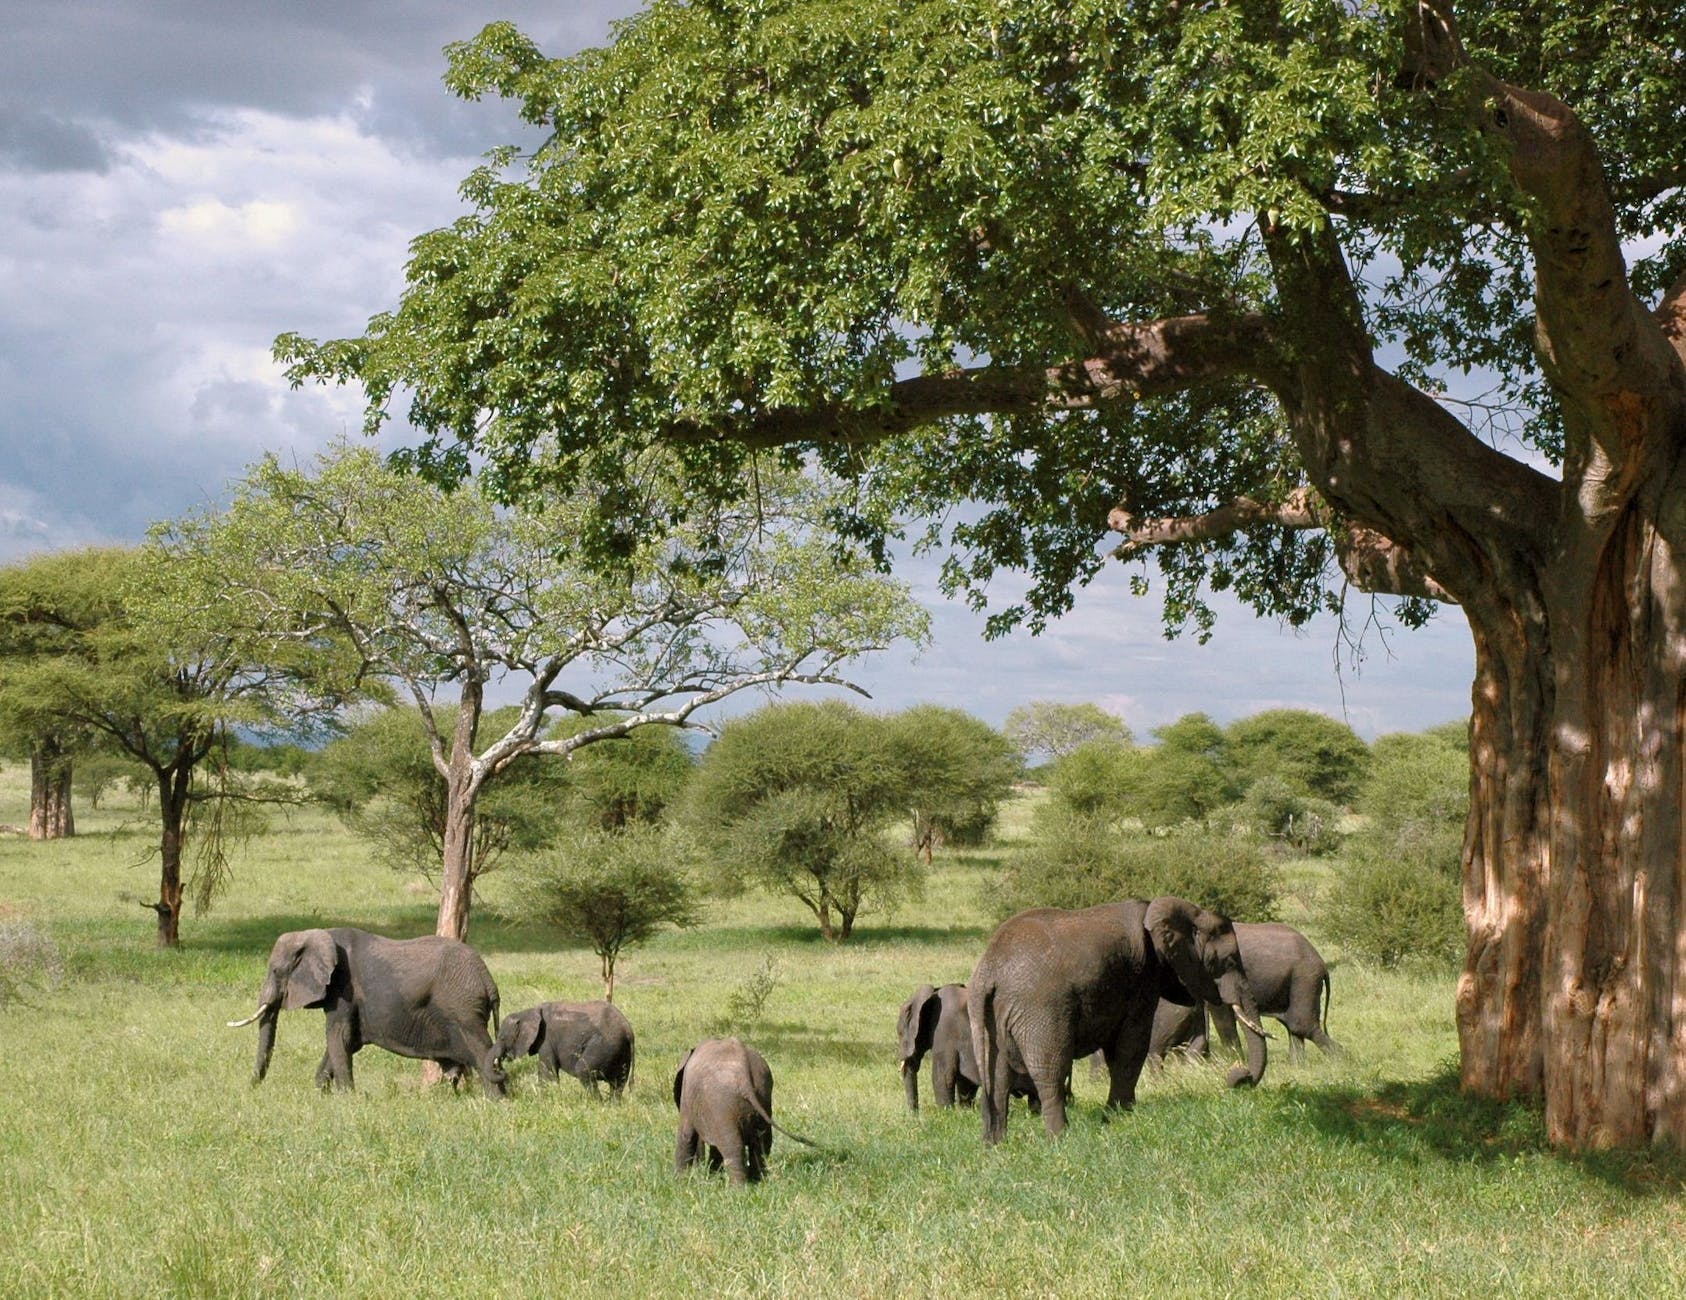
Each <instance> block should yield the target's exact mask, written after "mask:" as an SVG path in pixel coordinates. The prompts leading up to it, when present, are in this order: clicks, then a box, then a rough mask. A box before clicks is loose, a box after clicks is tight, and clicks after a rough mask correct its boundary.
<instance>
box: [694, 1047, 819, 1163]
mask: <svg viewBox="0 0 1686 1300" xmlns="http://www.w3.org/2000/svg"><path fill="white" fill-rule="evenodd" d="M673 1104H674V1105H675V1106H677V1107H679V1141H678V1143H677V1145H676V1146H675V1148H674V1153H673V1169H674V1172H675V1173H681V1174H682V1173H684V1172H685V1171H686V1170H687V1169H689V1168H690V1167H691V1166H692V1165H693V1164H695V1163H696V1160H697V1156H698V1154H699V1151H700V1148H702V1147H705V1146H706V1147H707V1148H708V1167H709V1168H710V1169H719V1168H720V1166H721V1165H722V1164H724V1165H725V1166H726V1171H727V1176H728V1177H729V1178H730V1179H731V1181H732V1183H733V1184H734V1185H741V1184H744V1183H755V1182H759V1181H760V1180H761V1176H762V1174H763V1173H765V1172H766V1168H767V1157H768V1155H770V1154H771V1153H772V1150H773V1130H774V1129H778V1131H779V1132H781V1133H783V1134H784V1135H785V1136H786V1137H788V1138H790V1139H792V1140H793V1141H796V1142H801V1143H803V1144H805V1145H807V1146H812V1145H814V1144H813V1143H812V1142H809V1141H808V1139H807V1138H805V1137H800V1136H798V1135H797V1134H795V1133H792V1132H791V1131H790V1130H789V1129H787V1128H785V1127H784V1126H783V1125H781V1124H775V1123H774V1122H773V1072H772V1070H771V1069H770V1068H768V1065H767V1061H766V1058H764V1057H763V1056H762V1055H761V1053H760V1052H758V1051H756V1050H755V1049H754V1048H753V1047H749V1046H747V1045H746V1044H744V1043H741V1042H739V1041H738V1040H737V1039H735V1038H709V1039H705V1040H704V1041H703V1042H700V1043H698V1044H697V1045H696V1046H695V1047H693V1048H692V1049H691V1050H690V1051H688V1052H686V1053H685V1059H684V1060H682V1061H680V1062H679V1072H678V1073H677V1074H675V1075H674V1076H673Z"/></svg>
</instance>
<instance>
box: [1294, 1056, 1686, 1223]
mask: <svg viewBox="0 0 1686 1300" xmlns="http://www.w3.org/2000/svg"><path fill="white" fill-rule="evenodd" d="M1293 1096H1294V1099H1295V1101H1296V1102H1297V1103H1299V1105H1300V1107H1301V1108H1302V1110H1303V1113H1304V1114H1305V1115H1306V1116H1307V1117H1308V1118H1309V1120H1310V1122H1311V1125H1312V1127H1314V1128H1316V1129H1317V1130H1318V1131H1319V1132H1320V1133H1321V1134H1322V1135H1323V1136H1324V1137H1327V1138H1330V1139H1333V1140H1335V1141H1340V1142H1351V1143H1355V1144H1358V1145H1361V1146H1363V1147H1364V1148H1366V1149H1367V1150H1370V1151H1372V1152H1376V1153H1379V1154H1382V1155H1396V1156H1398V1157H1399V1158H1400V1159H1410V1160H1416V1159H1420V1158H1421V1157H1422V1155H1423V1153H1424V1152H1425V1151H1427V1152H1429V1153H1431V1154H1433V1155H1437V1156H1440V1157H1441V1158H1443V1159H1446V1160H1450V1161H1458V1162H1475V1163H1490V1162H1496V1161H1500V1160H1506V1159H1510V1158H1513V1157H1516V1156H1522V1155H1539V1156H1547V1157H1551V1158H1554V1159H1559V1160H1562V1161H1565V1162H1567V1163H1569V1164H1572V1165H1574V1166H1575V1167H1576V1168H1578V1169H1581V1170H1583V1171H1584V1172H1586V1173H1587V1174H1590V1175H1591V1176H1592V1177H1594V1178H1597V1179H1598V1180H1600V1181H1601V1182H1604V1183H1606V1184H1608V1185H1609V1186H1611V1187H1614V1188H1616V1189H1618V1190H1620V1191H1623V1192H1626V1193H1628V1194H1630V1195H1634V1196H1649V1195H1657V1194H1662V1195H1678V1194H1679V1193H1681V1192H1682V1191H1686V1153H1682V1152H1652V1151H1586V1152H1566V1151H1559V1150H1557V1149H1555V1148H1554V1147H1552V1146H1551V1144H1550V1143H1549V1142H1548V1141H1547V1140H1546V1131H1545V1119H1544V1116H1543V1114H1542V1113H1541V1111H1540V1110H1539V1108H1538V1107H1536V1106H1534V1105H1532V1104H1530V1103H1528V1102H1523V1101H1495V1100H1492V1099H1491V1098H1486V1097H1472V1096H1468V1095H1466V1094H1465V1093H1464V1092H1463V1091H1462V1090H1461V1089H1460V1088H1459V1086H1458V1071H1457V1067H1456V1066H1455V1065H1453V1066H1446V1067H1444V1068H1442V1069H1441V1070H1439V1071H1437V1072H1436V1073H1435V1074H1434V1075H1432V1076H1431V1077H1429V1078H1427V1079H1418V1080H1412V1081H1398V1082H1392V1083H1386V1084H1383V1085H1382V1086H1381V1087H1379V1088H1377V1089H1375V1090H1374V1091H1366V1090H1364V1089H1362V1088H1356V1087H1339V1086H1329V1087H1316V1088H1296V1089H1295V1090H1294V1093H1293Z"/></svg>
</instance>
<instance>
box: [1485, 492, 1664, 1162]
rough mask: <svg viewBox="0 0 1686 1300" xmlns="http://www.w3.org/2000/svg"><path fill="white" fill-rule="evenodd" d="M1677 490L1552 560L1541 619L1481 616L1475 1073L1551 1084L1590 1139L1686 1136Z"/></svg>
mask: <svg viewBox="0 0 1686 1300" xmlns="http://www.w3.org/2000/svg"><path fill="white" fill-rule="evenodd" d="M1670 499H1674V494H1673V493H1672V492H1664V493H1660V494H1658V495H1656V496H1653V497H1652V498H1651V500H1649V501H1644V502H1641V503H1639V504H1638V505H1637V506H1636V508H1633V509H1630V510H1629V511H1627V512H1625V514H1624V516H1623V518H1622V519H1620V520H1619V521H1618V522H1617V523H1616V525H1615V526H1614V527H1613V528H1611V529H1609V530H1608V531H1607V532H1605V533H1603V535H1602V536H1601V537H1600V538H1599V539H1598V540H1597V542H1596V546H1597V549H1598V552H1599V553H1598V555H1597V557H1596V559H1595V560H1593V561H1590V562H1589V561H1588V559H1587V558H1586V557H1585V556H1584V555H1582V556H1574V555H1570V556H1569V557H1568V558H1567V562H1566V563H1565V564H1563V566H1562V567H1561V568H1557V567H1556V566H1554V574H1555V575H1558V576H1555V577H1554V578H1550V579H1548V581H1547V582H1546V583H1545V584H1544V585H1543V588H1542V590H1543V591H1544V593H1545V598H1546V608H1547V612H1548V616H1547V618H1546V619H1545V620H1543V621H1542V622H1540V623H1537V624H1535V625H1533V626H1527V625H1526V623H1525V620H1521V619H1517V618H1516V617H1514V615H1515V612H1516V611H1515V609H1514V608H1513V609H1512V611H1511V613H1512V618H1511V619H1510V620H1509V623H1508V626H1506V625H1503V624H1502V623H1501V622H1500V621H1498V620H1487V619H1484V618H1483V617H1481V616H1480V615H1479V614H1478V613H1477V614H1472V617H1471V624H1472V626H1473V627H1474V628H1475V630H1476V638H1475V640H1476V656H1477V675H1476V685H1475V698H1474V722H1473V727H1472V746H1471V769H1472V800H1471V816H1470V826H1469V836H1468V840H1467V843H1466V854H1465V879H1464V900H1465V910H1466V914H1467V917H1468V921H1469V931H1470V944H1469V952H1468V959H1467V961H1466V964H1465V968H1464V972H1463V976H1462V979H1461V981H1460V984H1459V989H1458V1029H1459V1038H1460V1045H1461V1048H1462V1072H1463V1083H1464V1086H1465V1087H1466V1088H1467V1089H1469V1090H1470V1091H1472V1092H1475V1093H1479V1094H1481V1095H1485V1096H1493V1097H1501V1098H1503V1097H1515V1096H1531V1097H1538V1098H1540V1099H1541V1100H1543V1103H1544V1108H1545V1121H1546V1127H1547V1131H1548V1134H1549V1136H1550V1138H1551V1140H1552V1142H1553V1143H1555V1144H1558V1145H1562V1146H1566V1147H1570V1148H1576V1149H1596V1148H1604V1147H1614V1146H1621V1147H1636V1146H1643V1145H1648V1144H1668V1145H1672V1146H1674V1147H1676V1148H1686V824H1683V822H1682V818H1681V813H1680V804H1681V800H1682V798H1683V797H1686V764H1683V755H1682V746H1683V744H1686V582H1683V578H1682V566H1681V564H1680V562H1679V560H1678V558H1677V556H1678V554H1679V550H1678V547H1677V546H1676V545H1675V543H1674V542H1673V541H1671V540H1670V539H1669V538H1668V537H1667V536H1666V535H1665V531H1666V530H1665V529H1664V528H1659V527H1657V526H1655V525H1653V524H1651V523H1648V522H1646V520H1647V519H1648V518H1649V519H1656V518H1658V514H1657V509H1658V508H1659V506H1660V503H1661V502H1662V501H1664V500H1670ZM1681 499H1686V495H1682V497H1681ZM1662 517H1663V518H1664V519H1666V518H1667V517H1668V516H1667V514H1666V513H1665V514H1664V515H1663V516H1662ZM1569 549H1571V550H1573V549H1574V548H1569ZM1562 575H1568V576H1562ZM1546 626H1549V628H1550V635H1549V638H1548V637H1547V636H1546V635H1545V633H1544V631H1543V628H1544V627H1546Z"/></svg>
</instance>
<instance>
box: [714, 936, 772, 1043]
mask: <svg viewBox="0 0 1686 1300" xmlns="http://www.w3.org/2000/svg"><path fill="white" fill-rule="evenodd" d="M778 985H779V960H778V958H777V957H775V956H773V954H772V953H768V954H766V955H765V956H764V957H762V958H761V964H760V965H759V966H757V967H756V968H755V969H754V970H752V971H750V973H749V974H748V975H746V976H745V977H744V980H743V982H742V983H741V984H739V985H738V986H737V988H735V989H733V990H732V994H731V996H730V997H728V998H727V999H726V1010H725V1011H724V1012H723V1013H722V1014H721V1015H718V1016H716V1017H715V1018H714V1019H713V1020H711V1021H709V1024H708V1032H709V1033H711V1034H714V1035H716V1036H718V1037H723V1036H725V1035H728V1034H730V1035H735V1036H737V1037H739V1038H746V1037H748V1036H749V1035H750V1034H752V1033H754V1032H755V1026H756V1025H758V1024H760V1023H761V1013H762V1011H764V1010H765V1009H766V1006H767V999H768V998H769V997H771V996H772V993H773V990H774V989H775V988H777V987H778Z"/></svg>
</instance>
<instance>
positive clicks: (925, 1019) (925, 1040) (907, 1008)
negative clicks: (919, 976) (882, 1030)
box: [896, 984, 942, 1061]
mask: <svg viewBox="0 0 1686 1300" xmlns="http://www.w3.org/2000/svg"><path fill="white" fill-rule="evenodd" d="M940 1015H942V1002H941V1001H940V1000H939V999H938V997H937V991H936V989H934V988H932V987H931V986H930V985H929V984H921V985H920V986H919V987H918V988H916V989H914V990H913V996H912V997H910V998H909V999H908V1000H907V1001H906V1002H904V1003H902V1013H901V1015H900V1016H899V1017H898V1018H897V1020H896V1034H897V1037H898V1038H899V1039H900V1040H901V1053H902V1057H901V1059H902V1060H904V1061H910V1060H912V1059H913V1058H914V1057H915V1056H918V1055H920V1054H921V1053H923V1052H928V1051H930V1050H931V1042H932V1039H933V1037H934V1036H935V1034H936V1032H937V1018H938V1017H939V1016H940Z"/></svg>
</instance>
